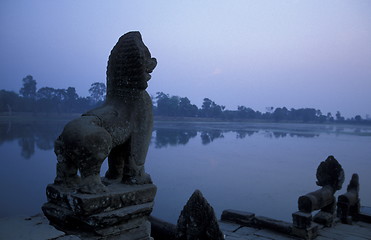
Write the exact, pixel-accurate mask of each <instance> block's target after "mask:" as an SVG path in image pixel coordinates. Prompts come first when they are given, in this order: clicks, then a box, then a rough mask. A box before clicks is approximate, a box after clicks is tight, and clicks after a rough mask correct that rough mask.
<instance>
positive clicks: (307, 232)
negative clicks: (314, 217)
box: [292, 224, 318, 240]
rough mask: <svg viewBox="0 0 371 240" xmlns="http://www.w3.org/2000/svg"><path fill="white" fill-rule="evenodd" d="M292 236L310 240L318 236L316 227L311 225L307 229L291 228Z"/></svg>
mask: <svg viewBox="0 0 371 240" xmlns="http://www.w3.org/2000/svg"><path fill="white" fill-rule="evenodd" d="M292 235H294V236H297V237H300V238H302V239H306V240H311V239H315V238H316V237H317V235H318V225H317V224H312V226H310V227H309V228H296V227H293V228H292Z"/></svg>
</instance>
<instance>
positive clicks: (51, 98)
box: [0, 75, 371, 124]
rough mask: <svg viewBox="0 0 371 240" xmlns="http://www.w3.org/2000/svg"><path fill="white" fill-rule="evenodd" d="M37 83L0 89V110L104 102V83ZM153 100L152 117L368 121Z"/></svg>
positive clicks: (69, 109) (77, 107) (74, 109)
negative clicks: (82, 88)
mask: <svg viewBox="0 0 371 240" xmlns="http://www.w3.org/2000/svg"><path fill="white" fill-rule="evenodd" d="M36 85H37V82H36V80H35V79H33V77H32V76H31V75H28V76H26V77H25V78H23V87H22V88H21V89H20V90H19V94H18V93H15V92H12V91H7V90H0V112H3V113H7V114H8V115H11V114H12V113H13V112H33V113H83V112H85V111H87V110H89V109H91V108H93V107H96V106H99V105H100V104H102V103H103V102H104V99H105V94H106V86H105V84H104V83H99V82H95V83H93V84H91V87H90V89H89V93H90V96H87V97H80V96H78V94H77V93H76V90H75V88H74V87H68V88H67V89H55V88H51V87H42V88H40V89H37V87H36ZM152 100H153V103H154V105H153V110H154V115H155V116H161V117H170V118H179V117H183V118H208V119H221V120H228V121H246V120H248V121H267V122H268V121H269V122H304V123H333V122H336V123H343V122H344V123H345V122H346V123H357V124H359V123H362V124H371V120H370V119H369V118H367V119H363V118H362V117H361V116H360V115H356V116H354V117H352V118H348V119H345V118H344V117H343V116H342V115H341V113H340V112H339V111H337V112H336V114H335V115H334V116H333V115H332V113H330V112H329V113H327V114H323V113H322V112H321V110H318V109H314V108H299V109H294V108H291V109H287V108H286V107H282V108H273V107H268V108H267V110H266V112H264V113H262V112H260V111H255V110H253V109H252V108H250V107H246V106H243V105H240V106H238V107H237V110H228V109H225V106H223V105H218V104H216V103H215V102H214V101H212V100H211V99H209V98H204V100H203V103H202V106H201V108H199V107H197V106H196V105H195V104H192V103H191V101H190V100H189V99H188V98H187V97H179V96H170V95H169V94H165V93H163V92H158V93H157V94H156V96H155V97H152Z"/></svg>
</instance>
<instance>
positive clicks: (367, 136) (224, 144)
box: [0, 121, 371, 223]
mask: <svg viewBox="0 0 371 240" xmlns="http://www.w3.org/2000/svg"><path fill="white" fill-rule="evenodd" d="M64 124H65V122H64V121H55V122H46V121H45V122H24V123H22V124H19V123H12V122H6V123H1V124H0V156H1V160H0V161H1V168H0V176H1V181H0V188H1V189H2V191H3V193H4V195H3V197H2V198H0V217H4V216H13V215H33V214H36V213H38V212H41V205H42V204H43V203H44V202H46V196H45V187H46V185H47V184H49V183H52V182H53V179H54V177H55V164H56V158H55V155H54V152H53V145H54V140H55V139H56V138H57V136H58V135H59V134H60V132H61V130H62V128H63V126H64ZM370 144H371V127H369V126H368V127H362V126H345V125H344V126H342V125H317V124H315V125H314V124H313V125H311V124H273V123H272V124H270V123H269V124H258V123H176V122H156V123H155V127H154V131H153V135H152V141H151V145H150V149H149V152H148V155H147V162H146V171H147V172H148V173H150V174H151V176H152V179H153V181H154V183H155V184H156V185H157V187H158V193H157V195H156V199H155V208H154V211H153V215H154V216H156V217H159V218H162V219H164V220H167V221H170V222H173V223H175V222H176V220H177V218H178V216H179V214H180V211H181V209H182V208H183V206H184V204H185V203H186V201H187V200H188V198H189V197H190V196H191V194H192V193H193V191H194V190H195V189H200V190H201V191H202V192H203V194H204V196H205V197H206V198H207V199H208V201H209V202H210V204H211V205H212V206H213V207H214V210H215V211H216V215H217V216H218V217H220V214H221V212H222V211H223V210H224V209H236V210H244V211H250V212H254V213H256V214H257V215H263V216H267V217H272V218H277V219H282V220H286V221H291V213H293V212H294V211H296V210H297V199H298V197H299V196H300V195H303V194H305V193H308V192H310V191H313V190H316V189H318V186H316V185H315V182H316V179H315V173H316V169H317V166H318V165H319V163H320V162H321V161H324V160H325V159H326V158H327V156H328V155H334V156H335V158H336V159H337V160H338V161H339V162H340V164H341V165H342V166H343V168H344V171H345V176H346V180H345V182H344V185H343V188H342V190H340V191H338V192H337V193H338V194H341V193H343V192H344V191H345V189H346V186H347V184H348V183H349V180H350V177H351V175H352V174H353V173H358V174H359V175H360V184H361V190H360V196H361V204H362V205H366V206H371V190H370V189H371V188H370V186H368V183H369V182H371V175H370V174H369V171H370V169H371V159H370V156H371V149H370V147H369V146H370ZM106 170H107V161H106V162H105V163H104V164H103V166H102V171H101V173H102V174H104V172H105V171H106Z"/></svg>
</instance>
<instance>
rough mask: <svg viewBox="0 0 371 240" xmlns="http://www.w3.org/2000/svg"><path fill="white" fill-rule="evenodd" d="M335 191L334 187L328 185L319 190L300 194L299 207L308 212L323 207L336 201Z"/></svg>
mask: <svg viewBox="0 0 371 240" xmlns="http://www.w3.org/2000/svg"><path fill="white" fill-rule="evenodd" d="M334 192H335V191H334V189H333V188H332V187H331V186H329V185H327V186H324V187H322V188H321V189H319V190H317V191H314V192H311V193H308V194H306V195H304V196H300V197H299V199H298V208H299V210H300V211H303V212H306V213H311V212H312V211H314V210H319V209H322V208H324V207H326V206H328V205H330V204H333V203H334V202H335V198H334Z"/></svg>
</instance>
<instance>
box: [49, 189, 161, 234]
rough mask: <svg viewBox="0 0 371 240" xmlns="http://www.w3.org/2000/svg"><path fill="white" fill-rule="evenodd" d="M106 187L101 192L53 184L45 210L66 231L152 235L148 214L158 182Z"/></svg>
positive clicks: (54, 223)
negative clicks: (155, 183) (95, 192)
mask: <svg viewBox="0 0 371 240" xmlns="http://www.w3.org/2000/svg"><path fill="white" fill-rule="evenodd" d="M107 188H108V192H105V193H101V194H82V193H78V192H76V191H75V190H74V189H71V188H67V187H64V186H61V185H55V184H50V185H48V187H47V189H46V195H47V198H48V202H47V203H45V204H44V205H43V207H42V210H43V212H44V214H45V216H46V217H47V218H48V219H49V220H50V222H51V224H53V225H54V226H56V227H57V228H58V229H60V230H63V231H65V232H68V231H70V232H75V231H78V232H82V233H83V234H85V235H89V236H91V238H92V239H105V240H106V239H107V240H110V239H138V240H142V239H143V240H144V239H150V223H149V221H148V216H149V215H150V214H151V212H152V208H153V204H154V202H153V201H154V197H155V195H156V190H157V188H156V186H155V185H153V184H145V185H125V184H122V183H112V184H108V185H107Z"/></svg>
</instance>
